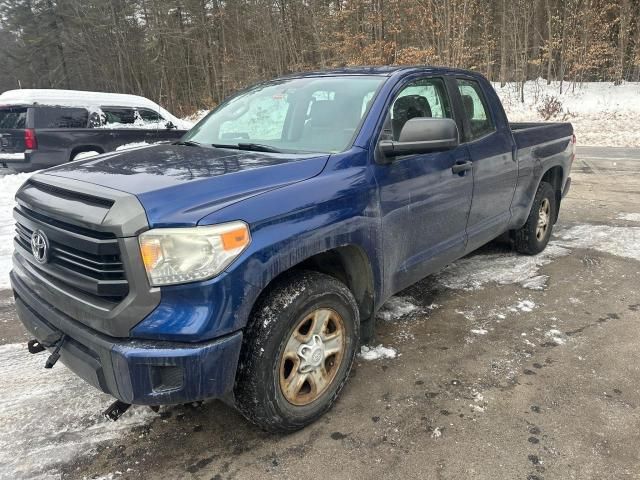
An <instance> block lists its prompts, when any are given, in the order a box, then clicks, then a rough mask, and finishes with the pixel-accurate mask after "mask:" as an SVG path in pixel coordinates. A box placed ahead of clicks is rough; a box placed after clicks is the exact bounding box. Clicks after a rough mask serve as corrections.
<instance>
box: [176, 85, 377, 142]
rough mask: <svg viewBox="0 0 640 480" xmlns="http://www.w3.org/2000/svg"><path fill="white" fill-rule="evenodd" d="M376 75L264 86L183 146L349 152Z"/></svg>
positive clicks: (215, 115)
mask: <svg viewBox="0 0 640 480" xmlns="http://www.w3.org/2000/svg"><path fill="white" fill-rule="evenodd" d="M383 81H384V78H383V77H376V76H342V77H312V78H296V79H292V80H284V81H276V82H270V83H266V84H260V85H257V86H255V87H253V88H250V89H249V90H246V91H244V92H242V93H240V94H239V95H237V96H235V97H232V98H231V99H230V100H228V101H227V102H225V103H223V104H222V105H220V107H218V108H217V109H216V110H214V111H213V112H212V113H210V114H209V115H208V116H207V117H206V118H205V119H204V120H202V121H201V122H200V123H198V125H196V126H195V127H194V128H193V129H191V130H190V131H189V132H188V133H187V135H186V136H185V137H184V138H183V141H188V142H197V143H200V144H204V145H214V146H230V147H233V148H244V149H248V150H252V149H263V150H266V151H282V152H341V151H344V150H346V149H347V148H348V147H349V146H350V145H351V142H352V140H353V137H354V135H355V133H356V131H357V129H358V127H359V125H360V122H361V120H362V118H363V117H364V115H365V113H366V112H367V110H368V109H369V105H370V103H371V100H372V99H373V96H374V95H375V93H376V91H377V89H378V87H379V86H380V85H381V84H382V82H383Z"/></svg>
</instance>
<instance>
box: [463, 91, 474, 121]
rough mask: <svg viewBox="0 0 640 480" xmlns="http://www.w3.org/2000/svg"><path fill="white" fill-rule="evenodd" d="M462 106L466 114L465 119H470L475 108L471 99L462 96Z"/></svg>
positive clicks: (467, 96) (469, 96)
mask: <svg viewBox="0 0 640 480" xmlns="http://www.w3.org/2000/svg"><path fill="white" fill-rule="evenodd" d="M462 104H463V105H464V110H465V111H466V112H467V117H469V119H472V118H473V116H474V115H475V107H474V106H473V97H472V96H471V95H462Z"/></svg>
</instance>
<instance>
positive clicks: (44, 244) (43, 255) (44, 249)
mask: <svg viewBox="0 0 640 480" xmlns="http://www.w3.org/2000/svg"><path fill="white" fill-rule="evenodd" d="M31 253H33V258H35V259H36V262H38V263H41V264H45V263H47V262H48V261H49V240H48V239H47V236H46V235H45V234H44V232H43V231H42V230H36V231H35V232H33V234H32V235H31Z"/></svg>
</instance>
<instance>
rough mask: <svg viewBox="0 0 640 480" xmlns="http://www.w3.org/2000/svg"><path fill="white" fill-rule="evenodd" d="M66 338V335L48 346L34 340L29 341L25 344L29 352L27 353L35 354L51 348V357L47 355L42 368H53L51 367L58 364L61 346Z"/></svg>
mask: <svg viewBox="0 0 640 480" xmlns="http://www.w3.org/2000/svg"><path fill="white" fill-rule="evenodd" d="M66 338H67V336H66V335H62V336H61V337H60V338H59V339H58V340H56V341H55V342H53V343H49V344H46V343H42V342H40V341H39V340H36V339H35V338H34V339H33V340H29V341H28V342H27V349H28V350H29V353H32V354H36V353H40V352H44V351H45V350H46V349H47V348H51V347H53V352H52V353H51V355H49V358H47V361H46V362H45V363H44V368H53V366H54V365H55V364H56V363H57V362H58V359H59V358H60V349H61V348H62V345H63V344H64V341H65V340H66Z"/></svg>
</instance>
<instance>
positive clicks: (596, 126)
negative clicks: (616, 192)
mask: <svg viewBox="0 0 640 480" xmlns="http://www.w3.org/2000/svg"><path fill="white" fill-rule="evenodd" d="M493 86H494V87H495V89H496V91H497V92H498V95H499V96H500V99H501V100H502V103H503V105H504V108H505V110H506V112H507V116H508V117H509V120H510V121H512V122H526V121H530V122H531V121H533V122H537V121H544V118H543V116H542V115H541V114H540V113H539V109H540V108H542V107H543V106H544V104H545V98H550V97H555V98H556V99H557V100H559V101H560V104H561V109H562V112H560V113H559V114H558V115H556V116H554V117H552V118H550V119H549V120H548V121H550V122H553V121H556V122H557V121H566V122H571V123H572V124H573V126H574V128H575V131H576V136H577V138H578V145H599V146H609V147H640V129H638V125H639V124H640V83H636V82H625V83H623V84H622V85H618V86H615V85H613V84H612V83H611V82H591V83H583V84H582V85H580V84H576V85H575V86H574V85H573V84H571V83H570V82H564V84H563V93H562V94H560V83H559V82H552V83H551V85H547V82H546V81H545V80H544V79H538V80H536V81H529V82H527V83H526V84H525V91H524V100H525V101H524V104H523V103H521V102H520V92H519V90H518V89H519V85H517V84H514V83H508V84H506V85H505V86H504V87H500V84H499V83H494V84H493Z"/></svg>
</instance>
